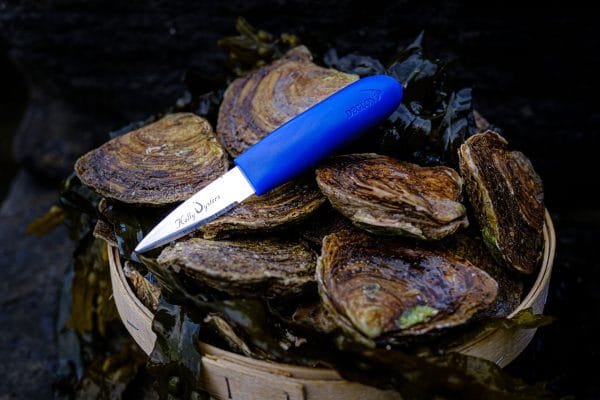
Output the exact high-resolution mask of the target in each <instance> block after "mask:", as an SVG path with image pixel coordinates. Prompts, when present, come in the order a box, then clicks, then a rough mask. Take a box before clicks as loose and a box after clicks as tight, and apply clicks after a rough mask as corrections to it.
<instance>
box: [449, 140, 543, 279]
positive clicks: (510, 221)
mask: <svg viewBox="0 0 600 400" xmlns="http://www.w3.org/2000/svg"><path fill="white" fill-rule="evenodd" d="M507 145H508V142H507V141H506V140H505V139H504V138H503V137H502V136H500V135H498V134H497V133H494V132H491V131H487V132H485V133H479V134H476V135H474V136H471V137H470V138H469V139H467V141H466V142H465V143H464V144H463V145H462V146H461V147H460V150H459V157H460V160H459V161H460V171H461V174H462V175H463V177H464V178H465V181H466V190H467V194H468V196H469V200H470V202H471V204H472V205H473V207H474V209H475V215H476V217H477V220H478V222H479V225H480V226H481V230H482V234H483V239H484V241H485V243H486V245H487V246H488V248H489V249H490V251H491V252H492V254H493V255H494V257H495V258H496V259H497V260H499V261H502V262H504V263H505V264H507V265H508V266H511V267H512V268H514V269H515V270H517V271H520V272H524V273H532V272H534V271H535V270H536V269H537V267H538V261H539V259H540V257H541V254H542V246H543V236H542V228H543V224H544V191H543V186H542V181H541V179H540V178H539V176H538V175H537V174H536V172H535V171H534V169H533V166H532V165H531V162H530V161H529V159H528V158H527V157H526V156H525V155H524V154H523V153H521V152H518V151H509V150H507Z"/></svg>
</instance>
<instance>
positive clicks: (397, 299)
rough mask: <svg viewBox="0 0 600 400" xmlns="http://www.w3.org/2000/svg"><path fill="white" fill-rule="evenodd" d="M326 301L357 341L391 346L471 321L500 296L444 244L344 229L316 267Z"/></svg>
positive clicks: (325, 247)
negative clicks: (429, 244) (402, 338)
mask: <svg viewBox="0 0 600 400" xmlns="http://www.w3.org/2000/svg"><path fill="white" fill-rule="evenodd" d="M317 283H318V286H319V293H320V295H321V298H322V300H323V303H324V304H325V306H326V307H327V308H328V310H329V312H330V313H331V314H332V315H333V316H334V317H335V319H336V322H337V323H338V325H339V326H340V327H341V328H342V329H344V330H346V331H347V332H349V333H350V334H352V335H353V336H354V337H356V338H358V339H362V340H363V341H365V340H366V342H367V343H369V342H370V341H375V342H380V343H386V342H388V341H393V339H395V338H397V337H399V336H406V335H419V334H423V333H426V332H429V331H432V330H434V329H441V328H445V327H450V326H455V325H459V324H462V323H463V322H465V321H467V320H468V319H469V318H470V317H471V316H472V315H473V314H474V313H475V312H476V311H478V310H481V309H484V308H486V307H487V306H489V305H490V304H491V303H492V302H493V301H494V298H495V297H496V294H497V290H498V286H497V283H496V281H494V279H493V278H491V277H490V276H489V275H488V274H487V273H485V272H484V271H482V270H480V269H478V268H476V267H475V266H473V265H472V264H471V263H470V262H468V261H466V260H464V259H462V258H460V257H457V256H455V255H453V254H451V253H450V252H448V251H445V250H443V249H441V248H438V249H428V248H423V247H418V246H415V245H414V244H411V243H408V242H404V241H401V240H399V239H392V238H376V237H372V236H369V235H367V234H362V233H359V232H351V231H346V232H340V233H335V234H332V235H329V236H327V237H325V239H324V240H323V252H322V254H321V257H320V258H319V261H318V264H317Z"/></svg>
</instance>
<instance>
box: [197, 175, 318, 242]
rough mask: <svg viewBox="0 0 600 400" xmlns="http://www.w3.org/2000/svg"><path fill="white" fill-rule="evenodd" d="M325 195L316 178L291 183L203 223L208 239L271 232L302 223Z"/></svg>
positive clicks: (249, 199) (246, 201)
mask: <svg viewBox="0 0 600 400" xmlns="http://www.w3.org/2000/svg"><path fill="white" fill-rule="evenodd" d="M324 202H325V197H323V195H322V194H321V192H320V191H319V188H318V187H317V185H316V184H315V182H314V179H308V178H305V179H300V180H294V181H290V182H287V183H285V184H283V185H281V186H278V187H276V188H275V189H273V190H271V191H269V192H268V193H265V194H264V195H262V196H251V197H249V198H248V199H246V200H244V201H243V202H242V203H240V204H239V205H237V206H236V207H235V208H234V209H233V210H231V211H230V212H228V213H227V214H225V215H223V216H222V217H219V218H217V219H216V220H214V221H211V222H209V223H208V224H206V225H203V226H202V227H201V228H200V230H201V232H202V233H203V236H204V238H205V239H214V238H223V237H227V236H230V235H231V234H239V233H247V232H253V231H270V230H274V229H279V228H282V227H285V226H289V225H290V224H293V223H296V222H299V221H301V220H303V219H305V218H307V217H308V216H310V215H311V214H313V213H314V212H315V211H316V210H317V209H318V208H319V207H320V206H321V205H322V204H323V203H324Z"/></svg>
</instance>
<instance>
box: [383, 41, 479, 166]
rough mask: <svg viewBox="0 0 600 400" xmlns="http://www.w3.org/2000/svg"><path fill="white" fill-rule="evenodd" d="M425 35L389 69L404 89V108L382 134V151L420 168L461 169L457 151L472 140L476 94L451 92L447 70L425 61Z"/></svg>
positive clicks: (412, 44) (462, 91)
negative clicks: (445, 166) (440, 166)
mask: <svg viewBox="0 0 600 400" xmlns="http://www.w3.org/2000/svg"><path fill="white" fill-rule="evenodd" d="M423 37H424V33H423V32H421V33H420V34H419V36H418V37H417V38H416V39H415V41H414V42H412V43H411V44H409V45H408V46H407V47H406V48H405V49H404V50H403V51H401V52H400V53H399V54H398V55H397V56H396V57H395V59H394V61H393V62H392V64H391V65H390V66H389V67H388V68H387V74H388V75H390V76H393V77H394V78H396V79H397V80H398V81H399V82H401V83H402V86H403V87H404V99H403V102H402V104H401V105H400V106H399V107H398V109H396V111H394V112H393V113H392V115H390V117H389V118H388V120H387V121H386V123H384V124H383V125H382V126H381V127H380V129H381V131H382V136H383V139H382V141H381V147H380V150H381V151H382V152H383V153H386V154H390V155H394V156H396V157H399V158H401V159H405V160H409V161H413V162H416V163H418V164H421V165H449V166H453V167H456V166H457V164H458V163H457V161H458V160H457V155H456V151H457V149H458V147H459V146H460V145H461V144H462V143H463V142H464V140H465V139H466V138H468V137H469V136H471V135H473V134H474V133H475V132H476V131H477V128H476V125H475V121H474V118H473V107H472V91H471V89H470V88H464V89H460V90H458V91H449V90H448V88H447V85H446V79H445V78H446V71H447V64H445V63H443V62H442V61H440V60H437V59H436V60H431V59H429V58H427V57H426V55H425V51H424V49H423Z"/></svg>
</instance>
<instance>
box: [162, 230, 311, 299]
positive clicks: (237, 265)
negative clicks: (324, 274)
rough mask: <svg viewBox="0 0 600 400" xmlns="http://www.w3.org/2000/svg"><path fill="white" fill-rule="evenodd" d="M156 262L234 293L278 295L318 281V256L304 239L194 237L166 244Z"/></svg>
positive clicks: (301, 289) (288, 293) (298, 289)
mask: <svg viewBox="0 0 600 400" xmlns="http://www.w3.org/2000/svg"><path fill="white" fill-rule="evenodd" d="M157 261H158V263H159V264H161V265H163V266H165V267H168V266H171V267H173V268H175V269H180V271H181V272H182V273H183V274H185V275H187V276H189V277H191V278H192V279H194V280H196V281H197V282H198V283H200V284H204V285H207V286H210V287H212V288H215V289H218V290H222V291H224V292H227V293H230V294H232V295H245V296H250V297H256V296H265V297H279V296H288V295H295V294H299V293H301V292H302V291H303V290H304V288H305V287H306V285H308V284H310V283H311V282H314V279H315V278H314V271H315V263H316V255H315V254H314V253H313V252H312V251H311V250H310V249H309V248H308V247H307V246H306V245H305V244H304V243H303V242H299V241H283V240H271V239H260V240H239V241H230V240H222V241H213V240H206V239H200V238H192V239H189V240H186V241H182V242H178V243H176V244H175V245H174V246H169V247H167V248H165V249H164V250H163V251H162V253H161V254H160V256H159V257H158V259H157Z"/></svg>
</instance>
